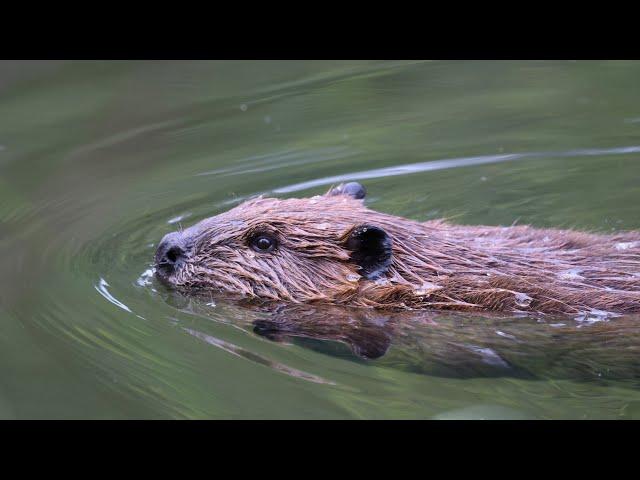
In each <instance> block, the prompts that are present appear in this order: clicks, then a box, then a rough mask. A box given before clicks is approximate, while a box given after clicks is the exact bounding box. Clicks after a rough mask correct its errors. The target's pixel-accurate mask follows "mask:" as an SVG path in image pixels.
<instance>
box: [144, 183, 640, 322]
mask: <svg viewBox="0 0 640 480" xmlns="http://www.w3.org/2000/svg"><path fill="white" fill-rule="evenodd" d="M364 197H365V189H364V187H363V186H362V185H360V184H359V183H355V182H352V183H347V184H341V185H338V186H337V187H334V188H332V189H330V190H329V191H328V192H327V193H326V194H324V195H320V196H315V197H311V198H290V199H277V198H265V197H262V196H261V197H258V198H254V199H251V200H248V201H246V202H244V203H242V204H240V205H238V206H237V207H235V208H233V209H231V210H229V211H227V212H225V213H222V214H220V215H216V216H214V217H210V218H207V219H205V220H203V221H201V222H199V223H197V224H195V225H193V226H191V227H189V228H186V229H184V230H182V231H179V232H172V233H169V234H167V235H165V237H164V238H163V239H162V241H161V242H160V244H159V245H158V248H157V251H156V255H155V265H156V276H157V277H158V278H159V279H160V280H161V281H162V282H163V283H164V284H166V285H168V286H169V287H171V288H174V289H176V290H178V291H180V292H182V293H185V294H190V295H208V296H212V295H223V296H233V297H236V296H240V297H242V298H243V299H246V300H250V301H257V302H278V303H282V302H285V303H295V304H305V303H306V304H323V303H324V304H334V305H345V306H351V307H363V308H374V309H388V310H423V309H425V310H426V309H447V310H467V311H502V312H531V313H550V314H571V315H573V314H580V313H584V312H599V313H604V314H614V315H615V314H626V313H634V312H640V232H637V231H631V232H619V233H615V234H595V233H587V232H579V231H573V230H560V229H538V228H533V227H529V226H511V227H499V226H464V225H454V224H451V223H448V222H446V221H444V220H431V221H427V222H418V221H414V220H410V219H406V218H402V217H397V216H393V215H389V214H385V213H381V212H376V211H374V210H370V209H368V208H366V207H365V205H364Z"/></svg>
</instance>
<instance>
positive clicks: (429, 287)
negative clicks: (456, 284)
mask: <svg viewBox="0 0 640 480" xmlns="http://www.w3.org/2000/svg"><path fill="white" fill-rule="evenodd" d="M441 288H442V287H441V286H440V285H436V284H435V283H431V282H422V285H420V286H419V287H418V288H416V289H415V290H414V291H413V293H414V294H416V295H418V296H424V295H429V294H430V293H431V292H434V291H436V290H440V289H441Z"/></svg>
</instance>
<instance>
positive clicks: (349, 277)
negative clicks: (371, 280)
mask: <svg viewBox="0 0 640 480" xmlns="http://www.w3.org/2000/svg"><path fill="white" fill-rule="evenodd" d="M359 279H360V275H358V274H357V273H350V274H349V275H347V280H349V281H350V282H357V281H358V280H359Z"/></svg>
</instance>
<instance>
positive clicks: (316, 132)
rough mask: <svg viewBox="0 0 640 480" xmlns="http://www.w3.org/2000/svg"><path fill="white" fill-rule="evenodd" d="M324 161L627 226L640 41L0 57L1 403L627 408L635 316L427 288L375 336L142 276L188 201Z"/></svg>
mask: <svg viewBox="0 0 640 480" xmlns="http://www.w3.org/2000/svg"><path fill="white" fill-rule="evenodd" d="M399 166H402V168H394V167H399ZM339 179H359V181H361V182H362V183H363V184H364V185H365V186H366V187H367V189H368V191H369V196H368V200H367V204H368V205H369V206H370V207H371V208H374V209H377V210H381V211H385V212H390V213H393V214H396V215H403V216H406V217H410V218H415V219H421V220H426V219H431V218H437V217H441V216H446V217H450V218H451V219H452V221H455V222H458V223H465V224H489V225H510V224H512V223H514V222H518V223H520V224H532V225H536V226H553V227H567V228H569V227H571V228H580V229H587V230H593V231H603V232H607V231H612V230H629V229H640V188H639V185H640V62H622V61H611V62H596V61H593V62H591V61H589V62H557V61H556V62H537V61H536V62H533V61H530V62H505V61H503V62H489V61H470V62H461V61H454V62H443V61H438V62H420V61H395V62H328V61H315V62H311V61H310V62H301V61H295V62H294V61H289V62H284V61H278V62H267V61H260V62H244V61H243V62H0V258H1V261H0V418H56V419H57V418H104V419H110V418H216V419H218V418H233V419H240V418H243V419H244V418H269V419H280V418H313V419H324V418H371V419H387V418H614V419H615V418H640V374H639V372H638V370H640V365H636V363H638V364H640V360H639V361H638V362H636V358H640V356H639V355H638V354H640V328H639V326H638V325H640V318H621V319H611V320H599V319H595V320H594V321H586V322H585V321H576V320H574V319H572V318H554V319H551V318H545V319H539V318H538V319H533V318H523V317H520V318H515V317H512V318H501V319H495V318H489V317H483V316H472V317H469V316H461V315H456V314H451V313H449V314H447V315H440V314H429V315H428V319H427V320H428V321H425V319H424V318H421V319H418V320H419V321H418V320H415V319H414V320H415V321H414V320H412V319H400V320H401V321H402V322H404V323H402V324H403V325H412V326H411V328H408V327H407V328H405V327H400V328H399V330H398V331H397V332H396V333H394V334H392V335H390V336H389V344H388V345H386V346H385V348H384V349H383V351H381V352H379V353H380V354H381V356H379V358H377V359H373V360H371V359H369V360H367V359H363V358H361V357H359V356H358V355H356V354H354V353H352V349H353V343H354V342H355V343H356V344H357V343H358V342H359V341H362V338H360V337H359V338H357V339H356V340H355V341H352V342H351V343H350V342H349V341H342V342H340V341H336V339H335V338H327V337H326V336H323V335H320V334H317V332H316V333H314V332H311V333H310V334H308V335H306V337H305V335H302V336H292V337H286V336H285V338H283V339H280V340H281V341H273V340H271V339H269V338H268V336H264V335H260V334H258V333H256V332H255V331H254V322H255V321H256V320H259V319H260V318H263V317H261V316H260V314H258V313H256V312H253V311H250V310H247V309H243V308H242V307H239V306H236V305H232V304H225V303H223V302H215V306H213V304H212V305H206V304H203V303H197V302H195V301H193V300H190V299H185V298H182V297H178V296H176V295H173V294H172V293H171V292H169V291H167V290H166V289H165V288H163V287H162V286H160V285H158V284H157V282H156V281H155V280H153V279H152V278H151V277H150V276H149V269H150V268H151V262H152V257H153V253H154V246H155V245H156V244H157V242H158V241H159V239H160V238H161V237H162V236H163V235H164V234H165V233H167V232H169V231H172V230H175V229H177V228H178V227H179V226H180V225H183V226H187V225H191V224H192V223H195V222H196V221H198V220H200V219H202V218H205V217H207V216H210V215H213V214H216V213H220V212H222V211H225V210H226V209H228V208H230V207H231V206H233V205H235V204H236V203H237V202H239V201H241V200H242V199H243V198H246V197H249V196H252V195H256V194H261V193H264V194H270V195H278V196H283V197H286V196H310V195H315V194H317V193H320V192H323V191H325V190H326V189H327V188H328V186H329V185H330V184H331V183H334V182H335V181H336V180H339ZM405 320H406V322H405ZM597 320H599V321H597ZM370 335H374V336H375V335H377V333H376V332H374V331H373V330H371V331H370ZM365 340H366V341H369V340H370V339H365ZM450 345H467V346H469V345H471V346H473V348H474V349H476V350H474V351H475V352H476V353H477V352H484V353H483V354H478V355H475V356H474V353H473V352H471V353H469V352H470V350H469V349H467V350H465V352H466V353H465V354H460V353H459V351H458V350H455V349H454V350H455V352H458V353H451V350H450V349H447V348H445V347H447V346H450ZM385 349H386V350H385ZM478 349H479V350H478ZM487 352H489V353H488V354H487ZM487 355H488V356H487ZM492 359H494V360H496V359H497V360H496V361H497V364H495V363H494V364H492ZM500 362H502V363H500ZM505 364H508V365H507V366H505ZM494 367H495V368H494Z"/></svg>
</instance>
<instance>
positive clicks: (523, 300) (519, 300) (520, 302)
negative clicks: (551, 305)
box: [516, 292, 533, 308]
mask: <svg viewBox="0 0 640 480" xmlns="http://www.w3.org/2000/svg"><path fill="white" fill-rule="evenodd" d="M532 301H533V298H531V297H530V296H529V295H527V294H526V293H522V292H518V293H516V305H517V306H519V307H523V308H526V307H528V306H529V305H531V302H532Z"/></svg>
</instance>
